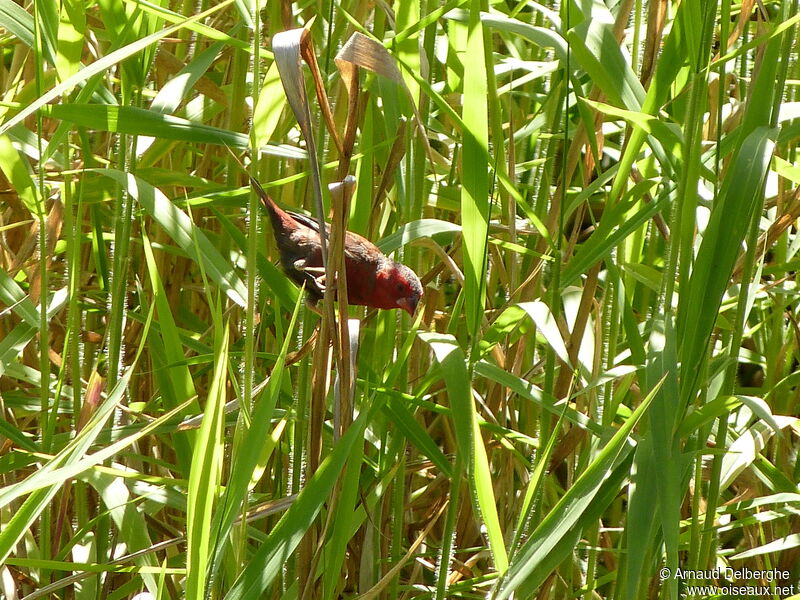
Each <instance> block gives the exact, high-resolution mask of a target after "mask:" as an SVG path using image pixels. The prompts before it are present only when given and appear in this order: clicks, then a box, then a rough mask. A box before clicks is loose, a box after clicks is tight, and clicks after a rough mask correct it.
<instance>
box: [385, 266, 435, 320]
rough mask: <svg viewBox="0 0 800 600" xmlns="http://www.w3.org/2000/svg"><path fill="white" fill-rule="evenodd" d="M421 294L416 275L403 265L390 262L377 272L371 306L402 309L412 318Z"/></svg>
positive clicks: (419, 283) (420, 285)
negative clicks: (373, 298) (373, 299)
mask: <svg viewBox="0 0 800 600" xmlns="http://www.w3.org/2000/svg"><path fill="white" fill-rule="evenodd" d="M422 294H423V292H422V283H421V282H420V280H419V277H417V274H416V273H414V271H412V270H411V269H409V268H408V267H407V266H405V265H402V264H400V263H398V262H394V261H390V262H389V264H388V265H387V266H386V267H385V268H383V269H381V270H380V271H379V272H378V277H377V280H376V285H375V302H374V304H373V306H376V307H377V308H402V309H403V310H404V311H406V312H407V313H408V314H409V315H411V316H414V312H415V311H416V310H417V304H419V299H420V298H422Z"/></svg>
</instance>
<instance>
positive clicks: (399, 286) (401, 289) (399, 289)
mask: <svg viewBox="0 0 800 600" xmlns="http://www.w3.org/2000/svg"><path fill="white" fill-rule="evenodd" d="M397 291H398V292H402V291H404V290H403V284H402V283H398V284H397Z"/></svg>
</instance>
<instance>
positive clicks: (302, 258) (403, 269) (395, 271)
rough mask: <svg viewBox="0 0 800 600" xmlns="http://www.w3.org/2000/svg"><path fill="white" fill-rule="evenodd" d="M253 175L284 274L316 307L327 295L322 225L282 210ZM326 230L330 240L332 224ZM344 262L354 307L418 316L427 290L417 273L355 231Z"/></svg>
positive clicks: (348, 236) (347, 240)
mask: <svg viewBox="0 0 800 600" xmlns="http://www.w3.org/2000/svg"><path fill="white" fill-rule="evenodd" d="M248 176H249V177H250V183H251V185H252V186H253V189H255V191H256V193H257V194H258V197H259V198H260V200H261V203H262V204H263V205H264V208H265V209H266V210H267V213H268V214H269V217H270V221H271V222H272V232H273V234H274V236H275V241H276V242H277V244H278V252H279V254H280V258H281V266H282V267H283V270H284V271H285V273H286V274H287V275H288V276H289V277H290V278H291V279H292V280H293V281H294V282H295V283H296V284H297V285H299V286H301V287H302V286H303V285H305V289H306V293H307V296H308V299H309V301H310V303H311V304H312V306H313V305H315V304H316V303H317V302H318V301H319V300H321V299H322V297H323V296H324V295H325V269H324V267H323V264H322V243H321V240H320V233H319V224H318V223H317V221H316V220H314V219H312V218H311V217H308V216H307V215H302V214H300V213H297V212H293V211H286V210H283V209H282V208H281V207H280V206H278V205H277V204H276V203H275V201H274V200H273V199H272V198H271V197H270V196H269V195H268V194H267V193H266V192H265V191H264V188H262V187H261V185H260V184H259V183H258V181H257V180H256V179H255V178H254V177H253V176H251V175H249V174H248ZM325 230H326V233H327V234H328V238H330V225H329V224H327V223H326V224H325ZM344 264H345V273H346V279H347V301H348V303H349V304H354V305H358V306H367V307H370V308H380V309H386V310H390V309H394V308H399V309H402V310H404V311H406V312H407V313H408V314H409V315H411V316H412V317H413V316H414V313H415V312H416V310H417V305H418V304H419V301H420V298H422V296H423V290H422V283H421V282H420V280H419V277H417V274H416V273H415V272H414V271H413V270H412V269H410V268H409V267H407V266H406V265H404V264H402V263H399V262H397V261H395V260H392V259H391V258H389V257H388V256H386V255H385V254H383V253H382V252H381V251H380V250H379V249H378V247H377V246H375V244H373V243H372V242H370V241H369V240H368V239H366V238H364V237H362V236H360V235H358V234H357V233H353V232H352V231H347V232H346V233H345V238H344Z"/></svg>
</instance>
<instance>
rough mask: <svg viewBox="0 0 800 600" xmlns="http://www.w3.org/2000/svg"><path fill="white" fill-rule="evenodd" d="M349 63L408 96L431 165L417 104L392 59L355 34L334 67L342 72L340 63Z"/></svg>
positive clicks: (370, 39)
mask: <svg viewBox="0 0 800 600" xmlns="http://www.w3.org/2000/svg"><path fill="white" fill-rule="evenodd" d="M343 62H347V63H351V64H353V65H355V66H357V67H361V68H362V69H367V70H369V71H372V72H373V73H377V74H378V75H381V76H382V77H386V78H387V79H389V80H391V81H394V82H395V83H396V84H397V85H399V86H400V87H401V88H402V89H403V91H404V92H405V93H406V95H407V96H408V99H409V102H410V103H411V110H412V111H414V120H415V122H416V124H417V130H418V132H419V136H420V139H421V140H422V143H423V145H424V146H425V152H426V154H427V156H428V160H430V161H431V164H433V162H434V161H433V152H432V150H431V146H430V144H429V143H428V136H427V135H426V133H425V126H424V125H423V123H422V115H420V114H419V109H418V108H417V103H416V102H415V100H414V98H413V96H412V95H411V90H409V89H408V86H407V85H406V83H405V81H404V80H403V76H402V75H401V74H400V69H398V68H397V64H395V60H394V58H392V56H391V55H390V54H389V52H388V51H387V50H386V48H384V47H383V46H382V45H381V44H380V43H379V42H377V41H375V40H373V39H372V38H370V37H367V36H366V35H364V34H363V33H360V32H356V33H354V34H353V35H351V36H350V39H348V40H347V42H346V43H345V45H344V46H342V49H341V50H339V53H338V54H337V55H336V65H337V66H338V67H339V70H340V71H341V70H342V67H341V66H340V63H343Z"/></svg>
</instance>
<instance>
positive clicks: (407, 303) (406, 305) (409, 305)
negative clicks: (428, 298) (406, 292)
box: [397, 296, 419, 317]
mask: <svg viewBox="0 0 800 600" xmlns="http://www.w3.org/2000/svg"><path fill="white" fill-rule="evenodd" d="M418 302H419V298H415V297H413V296H412V297H410V298H400V299H398V300H397V305H398V306H399V307H400V308H402V309H403V310H404V311H406V312H407V313H408V314H409V315H411V316H412V317H413V316H414V312H416V310H417V303H418Z"/></svg>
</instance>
